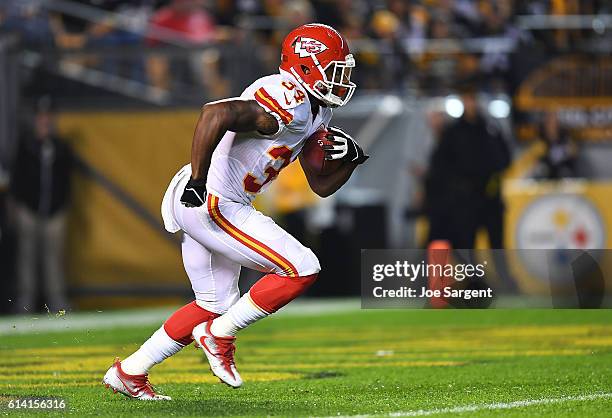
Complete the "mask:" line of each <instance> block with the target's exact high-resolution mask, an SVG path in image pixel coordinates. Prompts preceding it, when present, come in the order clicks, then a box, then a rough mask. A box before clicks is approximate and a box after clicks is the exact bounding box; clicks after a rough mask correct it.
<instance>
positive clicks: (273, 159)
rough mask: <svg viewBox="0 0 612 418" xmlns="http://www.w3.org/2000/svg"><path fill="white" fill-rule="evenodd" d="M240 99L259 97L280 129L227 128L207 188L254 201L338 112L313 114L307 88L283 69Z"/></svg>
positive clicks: (224, 195)
mask: <svg viewBox="0 0 612 418" xmlns="http://www.w3.org/2000/svg"><path fill="white" fill-rule="evenodd" d="M240 98H242V99H245V100H255V101H257V103H258V104H259V105H260V106H261V107H262V108H264V110H265V111H266V112H268V113H269V114H271V115H272V116H274V117H275V118H276V120H278V126H279V129H278V132H276V133H275V134H273V135H262V134H258V133H252V132H250V133H234V132H230V131H228V132H226V133H225V135H224V136H223V138H222V139H221V142H220V143H219V145H218V146H217V148H216V149H215V151H214V153H213V155H212V161H211V164H210V169H209V171H208V181H207V183H206V188H207V190H208V191H209V192H211V193H213V194H215V195H217V196H220V197H222V198H225V199H227V200H232V201H234V202H241V203H245V204H250V203H251V202H252V200H253V199H254V198H255V196H256V195H257V194H258V193H261V192H262V191H263V190H265V188H266V187H267V186H268V185H269V184H270V183H271V182H272V181H273V180H274V179H275V178H276V177H277V176H278V174H279V173H280V171H281V170H282V169H283V168H285V167H286V166H287V165H289V163H290V162H292V161H293V160H295V159H296V158H297V157H298V155H299V153H300V151H301V150H302V147H303V146H304V142H305V140H306V139H307V138H308V137H310V136H311V135H312V134H313V133H315V132H316V131H317V130H319V129H321V128H323V127H327V126H328V124H329V122H330V120H331V118H332V110H331V109H330V108H326V107H319V111H318V112H317V115H316V117H314V118H313V114H312V111H311V107H310V101H309V99H308V95H307V94H306V91H305V90H304V89H303V88H302V87H301V86H300V84H299V83H298V82H297V80H296V79H295V78H294V77H293V76H292V75H291V74H289V73H287V72H285V71H282V70H281V72H280V74H273V75H269V76H266V77H262V78H260V79H259V80H257V81H255V82H254V83H253V84H251V85H250V86H249V87H247V88H246V89H245V90H244V92H243V93H242V95H241V96H240Z"/></svg>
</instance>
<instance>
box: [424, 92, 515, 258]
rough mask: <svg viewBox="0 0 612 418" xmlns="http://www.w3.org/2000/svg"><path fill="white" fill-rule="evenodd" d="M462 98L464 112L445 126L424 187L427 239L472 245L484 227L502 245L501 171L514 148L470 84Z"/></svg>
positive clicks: (493, 242)
mask: <svg viewBox="0 0 612 418" xmlns="http://www.w3.org/2000/svg"><path fill="white" fill-rule="evenodd" d="M461 99H462V102H463V107H464V111H463V115H462V117H461V118H460V119H459V120H457V121H455V122H453V123H451V124H450V125H449V126H448V127H447V128H446V129H444V130H443V132H442V134H441V137H440V140H439V142H438V145H437V146H436V148H435V150H434V152H433V154H432V157H431V161H430V166H429V172H428V175H427V179H426V191H425V193H426V197H425V202H426V203H425V205H426V211H427V214H428V216H429V222H430V231H429V241H433V240H436V239H445V240H448V241H450V243H451V244H452V246H453V247H454V248H459V249H464V248H474V245H475V238H476V232H477V230H478V228H479V227H480V226H483V227H485V228H486V229H487V232H488V235H489V241H490V244H491V247H492V248H503V214H504V205H503V202H502V198H501V190H500V174H501V171H502V170H504V169H505V168H506V167H508V165H509V164H510V151H509V148H508V145H507V144H506V141H505V140H504V138H503V137H502V135H501V132H500V131H499V129H498V128H497V127H496V126H494V125H493V124H492V123H490V122H489V121H488V120H486V119H485V117H484V116H483V115H482V114H481V112H480V111H479V108H478V102H477V99H476V91H475V90H474V89H473V88H472V87H467V88H466V89H465V90H464V92H463V94H462V96H461Z"/></svg>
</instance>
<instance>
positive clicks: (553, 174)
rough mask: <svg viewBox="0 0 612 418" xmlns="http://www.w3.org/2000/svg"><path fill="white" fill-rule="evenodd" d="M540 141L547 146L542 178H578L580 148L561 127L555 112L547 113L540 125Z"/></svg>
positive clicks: (543, 158)
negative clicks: (577, 168) (577, 167)
mask: <svg viewBox="0 0 612 418" xmlns="http://www.w3.org/2000/svg"><path fill="white" fill-rule="evenodd" d="M539 133H540V139H541V140H542V141H544V144H545V145H546V151H545V154H544V156H543V157H542V159H541V167H540V168H541V174H540V175H541V176H542V177H545V178H548V179H552V180H554V179H560V178H563V177H576V166H577V164H576V162H577V159H578V147H577V145H576V143H575V142H574V141H573V140H572V139H571V137H570V136H569V133H568V131H567V130H566V129H564V128H562V127H561V126H560V125H559V120H558V119H557V114H556V113H555V112H546V113H545V114H544V118H543V121H542V124H541V125H540V132H539Z"/></svg>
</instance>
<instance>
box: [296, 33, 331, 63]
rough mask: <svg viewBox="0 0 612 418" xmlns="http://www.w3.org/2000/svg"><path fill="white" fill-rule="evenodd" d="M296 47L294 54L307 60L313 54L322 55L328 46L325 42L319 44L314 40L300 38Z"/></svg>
mask: <svg viewBox="0 0 612 418" xmlns="http://www.w3.org/2000/svg"><path fill="white" fill-rule="evenodd" d="M293 46H294V52H295V53H296V54H298V55H299V56H300V58H306V57H307V56H309V55H311V54H315V55H316V54H320V53H321V52H323V51H325V50H326V49H328V48H327V46H326V45H325V44H324V43H323V42H319V41H317V40H316V39H312V38H304V37H301V38H298V39H297V40H296V41H295V43H294V44H293Z"/></svg>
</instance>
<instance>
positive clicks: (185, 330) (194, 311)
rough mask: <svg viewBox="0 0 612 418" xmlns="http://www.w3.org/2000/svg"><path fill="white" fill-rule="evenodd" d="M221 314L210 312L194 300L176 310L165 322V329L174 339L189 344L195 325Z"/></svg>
mask: <svg viewBox="0 0 612 418" xmlns="http://www.w3.org/2000/svg"><path fill="white" fill-rule="evenodd" d="M218 316H219V315H218V314H216V313H213V312H209V311H207V310H206V309H204V308H201V307H200V306H198V305H197V304H196V301H195V300H194V301H193V302H191V303H188V304H187V305H185V306H183V307H182V308H180V309H179V310H177V311H176V312H174V313H173V314H172V315H171V316H170V318H168V319H167V320H166V322H165V323H164V330H165V331H166V333H167V334H168V335H169V336H170V338H172V339H173V340H174V341H176V342H179V343H181V344H183V345H189V344H191V342H192V341H193V337H192V336H191V331H192V330H193V327H195V326H196V325H198V324H201V323H202V322H206V321H208V320H209V319H211V318H216V317H218Z"/></svg>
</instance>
